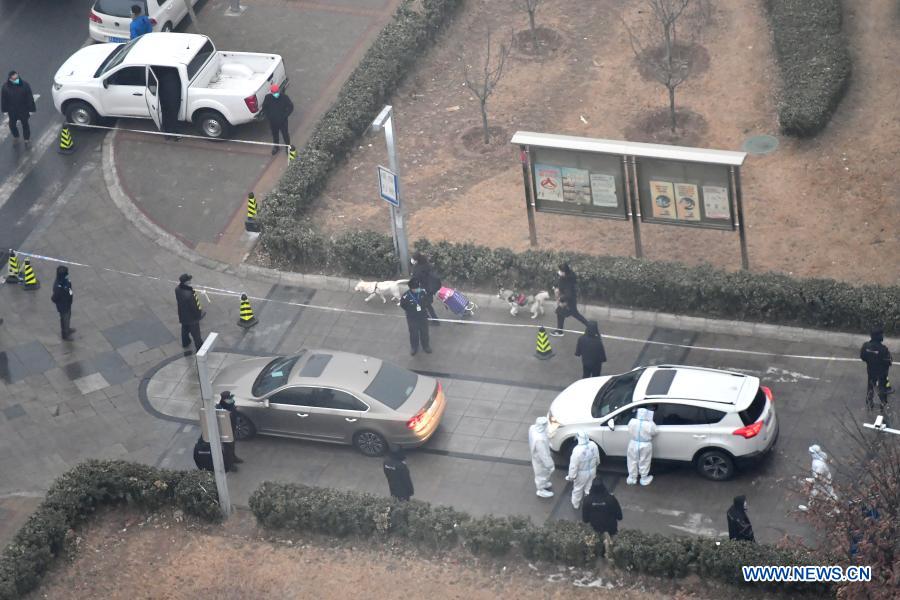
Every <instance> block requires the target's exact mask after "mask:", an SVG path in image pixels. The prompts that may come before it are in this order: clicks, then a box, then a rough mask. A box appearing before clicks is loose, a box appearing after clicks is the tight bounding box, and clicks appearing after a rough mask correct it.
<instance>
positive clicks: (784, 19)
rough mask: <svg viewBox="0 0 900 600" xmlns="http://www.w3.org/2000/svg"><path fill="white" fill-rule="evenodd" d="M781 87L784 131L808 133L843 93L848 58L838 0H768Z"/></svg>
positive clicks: (814, 130)
mask: <svg viewBox="0 0 900 600" xmlns="http://www.w3.org/2000/svg"><path fill="white" fill-rule="evenodd" d="M766 4H767V7H768V14H769V20H770V22H771V24H772V30H773V33H774V38H775V55H776V56H777V58H778V66H779V68H780V69H781V79H782V82H783V89H782V91H781V97H780V99H779V102H778V120H779V123H780V124H781V130H782V132H784V133H785V134H787V135H793V136H797V137H812V136H814V135H816V134H817V133H819V132H820V131H821V130H822V129H824V128H825V126H826V125H827V124H828V121H829V119H831V115H832V113H833V112H834V110H835V109H836V108H837V105H838V103H840V101H841V98H843V97H844V92H846V90H847V86H848V84H849V80H850V71H851V61H850V52H849V50H848V48H847V39H846V36H845V35H844V33H843V32H842V30H841V21H842V18H843V7H842V5H841V0H767V2H766Z"/></svg>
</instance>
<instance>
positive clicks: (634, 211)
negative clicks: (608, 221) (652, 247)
mask: <svg viewBox="0 0 900 600" xmlns="http://www.w3.org/2000/svg"><path fill="white" fill-rule="evenodd" d="M622 170H623V175H624V176H625V193H626V194H627V195H628V197H629V200H630V202H631V228H632V229H633V230H634V255H635V257H636V258H644V245H643V244H642V242H641V202H640V192H639V191H638V176H637V157H635V156H632V157H631V176H630V177H629V176H628V157H627V156H623V157H622Z"/></svg>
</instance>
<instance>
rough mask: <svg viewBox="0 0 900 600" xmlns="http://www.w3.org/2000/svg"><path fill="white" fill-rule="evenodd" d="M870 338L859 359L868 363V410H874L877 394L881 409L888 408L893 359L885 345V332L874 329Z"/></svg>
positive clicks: (879, 328)
mask: <svg viewBox="0 0 900 600" xmlns="http://www.w3.org/2000/svg"><path fill="white" fill-rule="evenodd" d="M869 337H870V339H869V341H868V342H866V343H865V344H863V345H862V348H860V349H859V358H860V360H862V361H863V362H864V363H866V375H867V382H866V408H867V409H868V410H872V409H873V408H874V406H875V402H874V400H875V398H874V396H875V393H876V392H877V393H878V399H879V400H880V401H881V407H882V408H886V407H887V395H888V370H889V369H890V368H891V362H892V360H893V359H892V357H891V352H890V350H888V349H887V346H885V345H884V330H883V329H882V328H881V327H875V328H873V329H872V332H871V334H870V336H869Z"/></svg>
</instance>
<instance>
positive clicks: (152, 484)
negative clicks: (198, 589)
mask: <svg viewBox="0 0 900 600" xmlns="http://www.w3.org/2000/svg"><path fill="white" fill-rule="evenodd" d="M123 503H128V504H132V505H134V506H137V507H140V508H142V509H147V510H157V509H160V508H162V507H165V506H172V507H177V508H180V509H181V510H183V511H184V512H185V513H186V514H189V515H194V516H197V517H200V518H202V519H205V520H207V521H217V520H218V519H219V518H220V515H221V513H220V512H219V503H218V495H217V493H216V485H215V482H214V480H213V478H212V474H210V473H206V472H202V471H170V470H167V469H157V468H154V467H148V466H146V465H141V464H137V463H130V462H125V461H96V460H92V461H88V462H85V463H82V464H80V465H78V466H77V467H75V468H74V469H72V470H71V471H68V472H67V473H65V474H63V475H62V476H60V477H59V478H58V479H57V480H56V481H55V482H54V483H53V485H52V486H51V487H50V490H49V491H48V492H47V495H46V497H45V498H44V501H43V502H41V504H40V505H39V506H38V508H37V510H35V512H34V514H32V515H31V516H30V517H29V518H28V521H27V522H26V523H25V525H23V526H22V528H21V529H19V531H18V532H17V533H16V535H15V537H14V538H13V541H12V542H11V543H10V544H9V545H8V546H7V547H6V549H5V550H4V551H3V555H2V562H0V600H12V599H13V598H19V597H20V596H22V595H24V594H26V593H28V592H29V591H31V590H33V589H34V588H36V587H37V586H38V585H39V584H40V582H41V579H42V578H43V576H44V573H45V572H46V570H47V568H48V567H49V566H50V563H51V562H52V561H53V559H54V558H56V556H58V555H59V553H60V551H61V550H62V548H63V543H64V541H65V538H66V533H67V532H68V531H69V529H71V528H73V527H75V526H77V525H78V524H80V523H82V522H83V521H84V520H85V519H87V518H88V517H89V516H90V515H92V514H93V513H94V512H95V511H96V510H97V509H98V508H100V507H101V506H106V505H111V504H123Z"/></svg>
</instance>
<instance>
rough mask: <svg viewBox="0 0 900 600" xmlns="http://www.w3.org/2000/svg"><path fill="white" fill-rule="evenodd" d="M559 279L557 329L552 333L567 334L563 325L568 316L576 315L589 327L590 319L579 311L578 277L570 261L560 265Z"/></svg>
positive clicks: (551, 333) (557, 288)
mask: <svg viewBox="0 0 900 600" xmlns="http://www.w3.org/2000/svg"><path fill="white" fill-rule="evenodd" d="M557 274H558V275H559V281H558V282H557V283H556V294H557V298H556V301H557V305H556V329H554V330H553V331H551V332H550V335H554V336H558V337H561V336H563V335H565V332H563V330H562V329H563V325H564V324H565V322H566V317H575V318H576V319H578V320H579V321H581V322H582V324H584V326H585V327H587V324H588V321H587V319H586V318H585V317H584V315H583V314H581V313H580V312H578V289H577V286H578V278H577V277H576V276H575V272H574V271H573V270H572V268H571V267H570V266H569V263H562V264H561V265H559V271H558V272H557Z"/></svg>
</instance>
